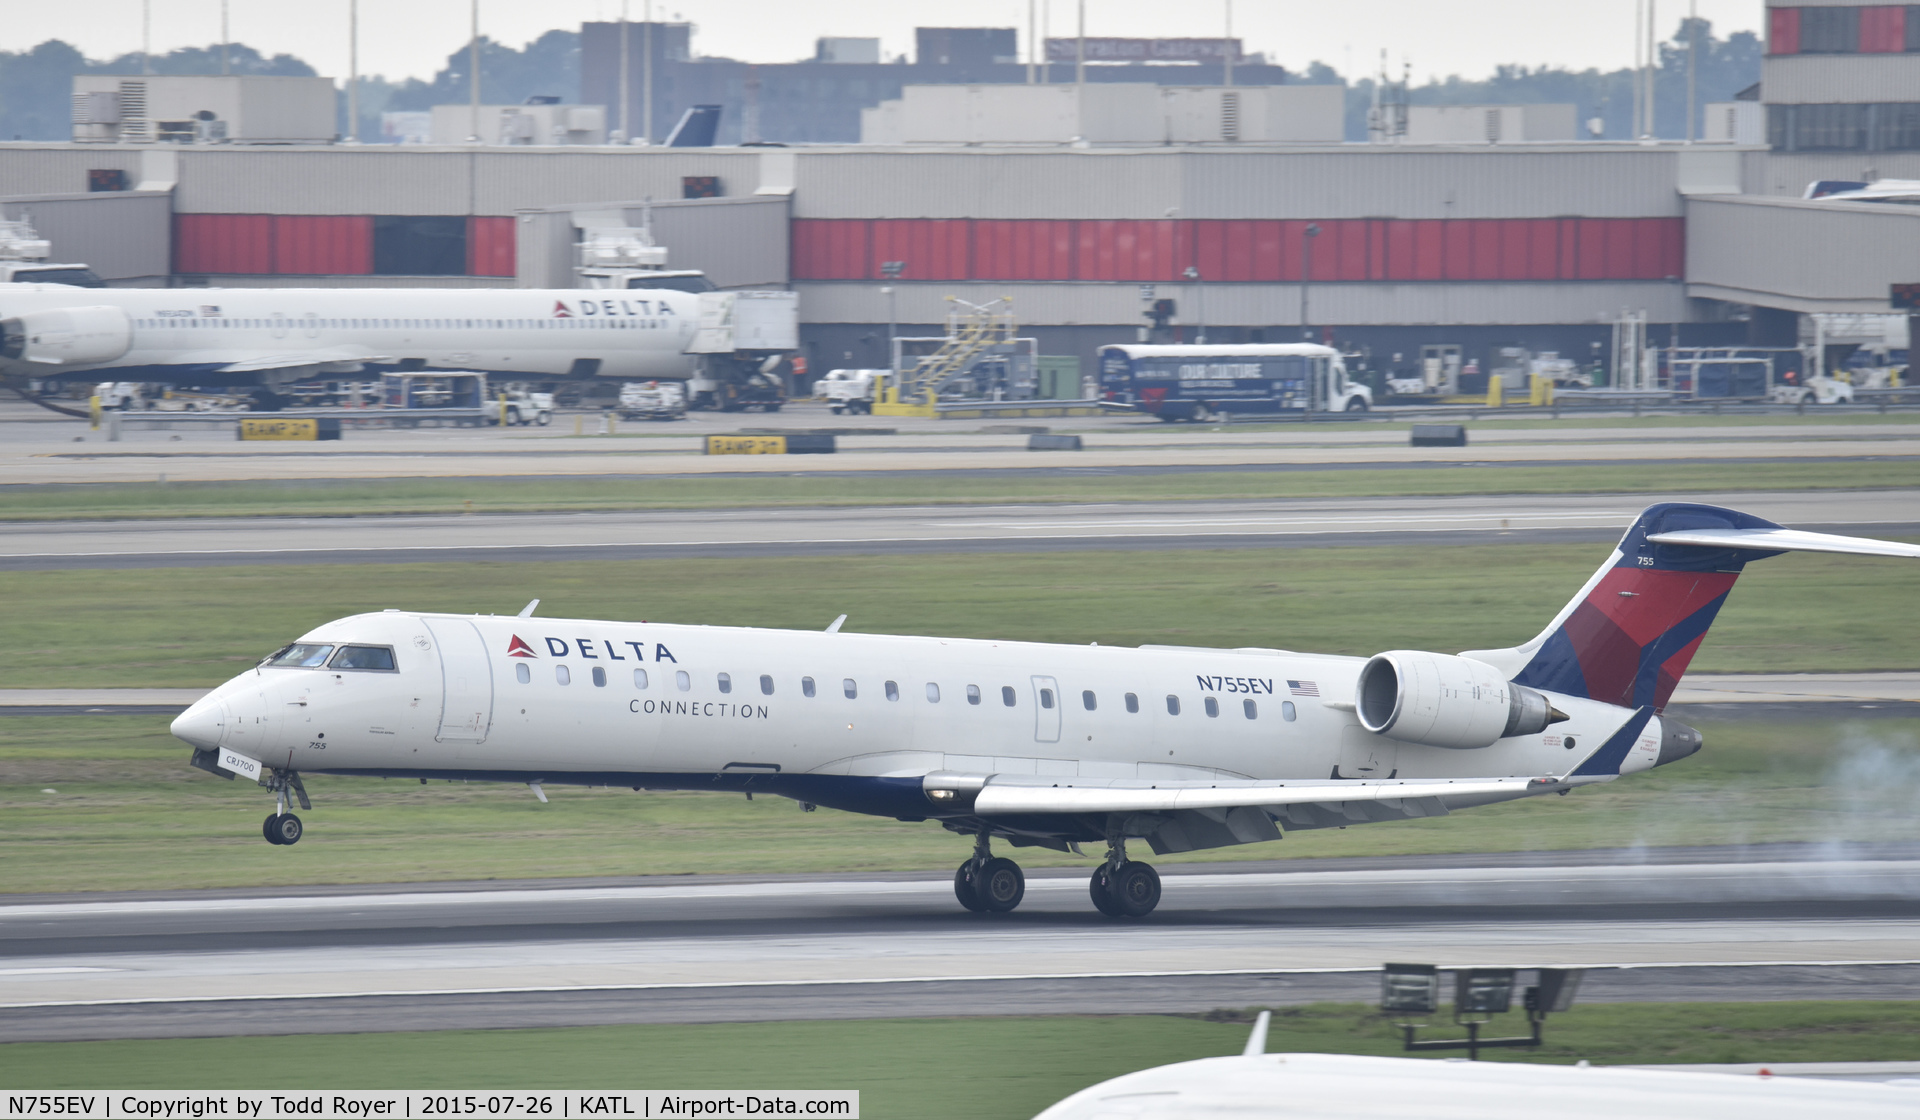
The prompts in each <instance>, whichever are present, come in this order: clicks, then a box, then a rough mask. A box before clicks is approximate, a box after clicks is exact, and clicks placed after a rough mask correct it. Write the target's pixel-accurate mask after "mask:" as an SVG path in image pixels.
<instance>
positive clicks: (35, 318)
mask: <svg viewBox="0 0 1920 1120" xmlns="http://www.w3.org/2000/svg"><path fill="white" fill-rule="evenodd" d="M132 345H133V322H132V320H130V319H129V318H128V317H127V313H126V312H125V311H122V310H121V309H120V308H118V307H59V308H49V309H47V310H44V311H30V312H28V313H27V314H25V315H19V316H15V317H13V318H10V319H0V358H4V359H6V360H7V361H9V362H29V363H32V364H34V365H43V366H87V365H95V364H97V363H100V362H110V361H113V360H114V359H115V358H118V357H119V356H120V355H122V354H125V353H126V352H127V350H128V348H130V347H131V346H132Z"/></svg>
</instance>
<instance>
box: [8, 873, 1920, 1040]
mask: <svg viewBox="0 0 1920 1120" xmlns="http://www.w3.org/2000/svg"><path fill="white" fill-rule="evenodd" d="M1871 855H1883V856H1890V857H1892V858H1863V856H1871ZM1916 855H1920V853H1914V852H1910V851H1906V850H1896V851H1891V852H1886V851H1882V852H1840V851H1835V852H1829V853H1822V852H1821V851H1820V850H1818V849H1806V848H1793V849H1787V848H1782V849H1777V850H1770V851H1760V852H1751V851H1741V850H1733V849H1726V850H1716V849H1693V850H1690V851H1687V852H1682V853H1678V854H1677V858H1678V861H1677V862H1670V861H1666V860H1663V859H1662V858H1661V854H1660V853H1648V852H1638V853H1635V852H1602V853H1561V854H1558V855H1557V856H1556V857H1552V858H1548V859H1540V860H1533V861H1524V862H1523V861H1520V860H1515V859H1512V858H1508V859H1506V860H1502V859H1501V858H1499V857H1493V858H1491V859H1487V858H1481V857H1455V858H1454V859H1453V860H1450V861H1443V860H1439V859H1435V858H1432V857H1428V858H1424V859H1408V860H1375V861H1340V862H1336V861H1324V862H1323V861H1316V862H1315V864H1313V865H1307V864H1302V865H1291V866H1290V865H1282V864H1264V865H1258V866H1256V867H1255V868H1254V869H1252V870H1226V869H1223V868H1222V866H1221V865H1214V866H1212V867H1198V868H1168V869H1167V874H1166V876H1165V882H1166V887H1165V895H1164V899H1163V902H1162V904H1161V909H1160V910H1159V911H1158V912H1156V913H1155V914H1154V915H1152V916H1151V917H1150V918H1148V919H1147V920H1145V921H1142V922H1138V923H1129V924H1116V923H1114V922H1111V921H1109V920H1107V919H1103V918H1101V917H1099V916H1098V915H1097V914H1095V913H1094V912H1093V910H1092V907H1091V906H1090V904H1089V903H1088V900H1087V897H1086V883H1085V878H1084V873H1083V872H1081V871H1071V870H1065V871H1036V872H1035V873H1034V874H1032V875H1031V876H1030V877H1029V880H1028V887H1027V897H1026V901H1025V902H1024V903H1023V904H1022V906H1021V908H1020V910H1018V911H1017V912H1015V913H1014V914H1011V915H1002V916H986V915H969V914H966V913H964V912H962V911H960V910H959V908H958V906H957V905H956V904H955V902H954V900H953V898H952V893H951V891H952V888H951V884H950V882H949V880H948V878H947V877H946V876H938V877H935V876H925V875H892V876H867V877H860V878H843V879H831V878H820V877H787V878H780V879H759V880H733V881H729V880H723V879H700V880H694V881H672V880H651V881H641V882H629V883H600V884H589V885H572V884H559V883H555V884H518V885H514V886H510V887H503V888H499V889H474V888H473V887H472V886H471V885H469V886H464V887H455V888H450V889H432V888H421V887H394V888H334V889H314V890H306V891H300V890H290V891H274V892H268V891H255V892H221V893H218V894H207V895H192V896H186V895H171V896H153V897H145V898H140V897H114V898H77V897H55V898H43V899H21V900H17V901H14V902H12V903H10V904H8V905H4V906H0V1008H4V1011H5V1014H4V1015H3V1016H0V1039H17V1038H42V1039H46V1038H79V1037H121V1036H159V1035H213V1034H234V1033H300V1032H307V1031H340V1030H369V1029H427V1028H430V1027H446V1026H465V1027H472V1026H514V1025H556V1024H561V1023H593V1022H687V1021H715V1020H725V1019H789V1018H821V1017H872V1016H887V1015H948V1014H1008V1013H1059V1012H1065V1011H1084V1012H1124V1011H1134V1012H1138V1011H1172V1010H1201V1009H1205V1008H1210V1007H1218V1006H1230V1007H1245V1006H1250V1005H1254V1004H1266V1005H1272V1004H1280V1003H1299V1002H1309V1001H1312V1000H1318V999H1367V998H1370V996H1371V995H1372V994H1373V993H1374V992H1376V991H1377V987H1376V985H1377V969H1378V968H1379V966H1380V965H1381V964H1382V963H1383V962H1385V961H1388V960H1416V961H1427V962H1431V963H1435V964H1439V965H1442V966H1443V967H1448V966H1459V965H1470V964H1483V965H1512V966H1521V967H1528V966H1540V965H1572V966H1587V967H1590V968H1595V969H1599V970H1601V971H1599V972H1596V973H1595V975H1594V976H1593V977H1592V978H1591V979H1590V980H1589V984H1588V987H1587V988H1586V989H1583V992H1582V998H1583V999H1611V1000H1627V999H1681V998H1684V999H1703V998H1723V999H1752V998H1882V999H1885V998H1916V997H1920V951H1916V946H1917V945H1920V858H1915V856H1916ZM1788 856H1812V857H1815V858H1811V859H1791V858H1782V857H1788ZM1476 860H1477V865H1466V864H1469V863H1470V862H1472V861H1476ZM1742 861H1745V862H1742ZM1328 863H1333V864H1335V865H1334V866H1331V867H1329V866H1327V865H1326V864H1328Z"/></svg>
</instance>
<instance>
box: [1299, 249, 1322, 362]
mask: <svg viewBox="0 0 1920 1120" xmlns="http://www.w3.org/2000/svg"><path fill="white" fill-rule="evenodd" d="M1300 232H1301V233H1303V234H1305V235H1306V236H1304V237H1302V238H1301V239H1300V337H1301V338H1302V339H1304V340H1305V341H1307V342H1312V341H1313V328H1312V327H1311V326H1309V325H1308V322H1307V286H1308V285H1309V284H1312V283H1313V239H1314V238H1316V237H1318V236H1320V227H1319V226H1318V225H1315V224H1314V223H1312V222H1308V223H1307V228H1306V229H1304V230H1301V231H1300Z"/></svg>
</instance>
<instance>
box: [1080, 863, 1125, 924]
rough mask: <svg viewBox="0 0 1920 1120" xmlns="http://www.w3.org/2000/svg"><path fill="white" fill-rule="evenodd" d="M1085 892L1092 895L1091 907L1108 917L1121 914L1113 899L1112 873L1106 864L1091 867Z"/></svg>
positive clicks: (1115, 916)
mask: <svg viewBox="0 0 1920 1120" xmlns="http://www.w3.org/2000/svg"><path fill="white" fill-rule="evenodd" d="M1087 893H1088V894H1090V895H1092V896H1093V908H1094V909H1096V910H1098V911H1100V912H1101V913H1102V914H1105V915H1106V916H1107V917H1109V918H1118V917H1120V916H1121V914H1120V910H1119V908H1118V907H1116V906H1115V905H1114V901H1113V875H1112V873H1111V872H1109V871H1108V870H1107V865H1106V864H1104V863H1103V864H1101V865H1100V866H1099V867H1096V868H1094V869H1093V878H1091V879H1089V880H1087Z"/></svg>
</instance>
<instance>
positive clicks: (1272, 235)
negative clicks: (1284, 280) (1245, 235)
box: [1252, 222, 1283, 280]
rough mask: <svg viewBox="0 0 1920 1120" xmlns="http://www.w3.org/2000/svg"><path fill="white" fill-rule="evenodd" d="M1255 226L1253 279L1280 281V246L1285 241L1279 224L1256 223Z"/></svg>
mask: <svg viewBox="0 0 1920 1120" xmlns="http://www.w3.org/2000/svg"><path fill="white" fill-rule="evenodd" d="M1252 224H1253V245H1252V249H1253V278H1254V279H1256V280H1278V279H1280V270H1281V268H1282V265H1281V263H1280V261H1281V258H1280V245H1281V242H1282V241H1283V238H1282V236H1281V231H1280V223H1279V222H1254V223H1252Z"/></svg>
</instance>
